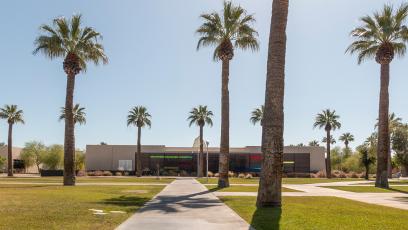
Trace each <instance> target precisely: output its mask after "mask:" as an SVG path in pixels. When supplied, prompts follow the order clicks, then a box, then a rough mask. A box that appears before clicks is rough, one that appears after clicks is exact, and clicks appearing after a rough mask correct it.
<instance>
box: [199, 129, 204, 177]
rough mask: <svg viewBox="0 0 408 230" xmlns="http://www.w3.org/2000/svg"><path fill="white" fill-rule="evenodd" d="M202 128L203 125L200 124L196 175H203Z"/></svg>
mask: <svg viewBox="0 0 408 230" xmlns="http://www.w3.org/2000/svg"><path fill="white" fill-rule="evenodd" d="M203 129H204V127H203V126H202V125H200V153H199V155H200V156H199V157H200V160H199V163H198V177H202V176H203V175H204V173H203V169H204V140H203Z"/></svg>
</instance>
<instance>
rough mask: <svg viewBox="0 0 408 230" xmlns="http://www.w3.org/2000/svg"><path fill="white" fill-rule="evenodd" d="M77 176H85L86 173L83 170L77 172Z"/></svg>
mask: <svg viewBox="0 0 408 230" xmlns="http://www.w3.org/2000/svg"><path fill="white" fill-rule="evenodd" d="M77 176H86V172H85V171H83V170H80V171H78V172H77Z"/></svg>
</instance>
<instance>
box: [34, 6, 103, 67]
mask: <svg viewBox="0 0 408 230" xmlns="http://www.w3.org/2000/svg"><path fill="white" fill-rule="evenodd" d="M40 31H41V32H42V33H43V34H42V35H40V36H38V37H37V39H36V40H35V42H34V44H35V49H34V51H33V54H37V53H39V52H41V53H43V54H44V55H46V56H47V57H49V58H50V59H54V58H59V57H62V58H65V59H66V61H65V62H64V70H65V72H66V73H67V74H78V73H79V72H80V71H81V70H86V62H87V61H92V62H93V63H95V64H96V65H98V64H99V63H100V62H103V63H104V64H107V63H108V58H107V56H106V55H105V51H104V48H103V46H102V45H101V44H100V43H98V40H101V39H102V36H101V34H100V33H98V32H96V31H95V30H94V29H93V28H92V27H84V28H81V15H80V14H78V15H73V16H72V18H71V20H67V19H66V18H64V17H60V18H56V19H54V21H53V24H52V25H51V26H50V25H42V26H41V27H40ZM67 60H68V61H67Z"/></svg>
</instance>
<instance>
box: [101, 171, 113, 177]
mask: <svg viewBox="0 0 408 230" xmlns="http://www.w3.org/2000/svg"><path fill="white" fill-rule="evenodd" d="M102 175H103V176H112V172H111V171H103V173H102Z"/></svg>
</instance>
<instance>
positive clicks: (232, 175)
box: [228, 171, 236, 177]
mask: <svg viewBox="0 0 408 230" xmlns="http://www.w3.org/2000/svg"><path fill="white" fill-rule="evenodd" d="M228 177H236V174H235V173H234V172H232V171H228Z"/></svg>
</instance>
